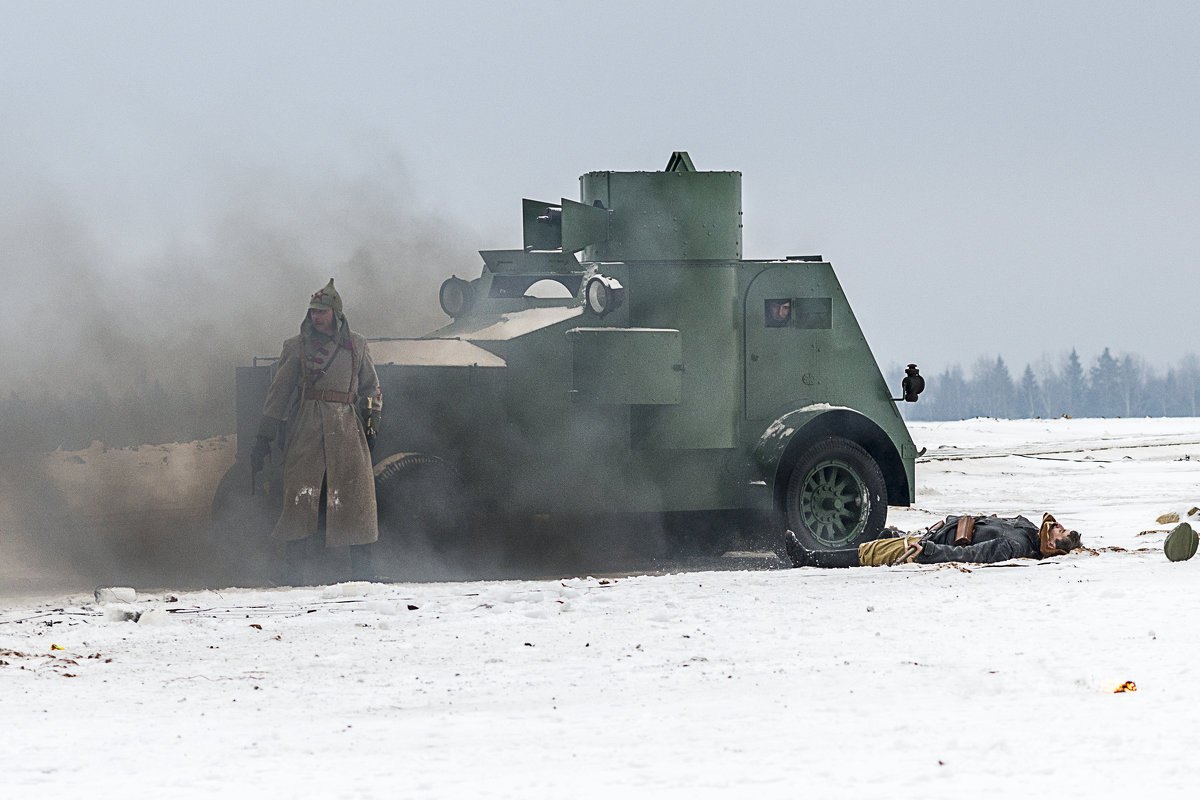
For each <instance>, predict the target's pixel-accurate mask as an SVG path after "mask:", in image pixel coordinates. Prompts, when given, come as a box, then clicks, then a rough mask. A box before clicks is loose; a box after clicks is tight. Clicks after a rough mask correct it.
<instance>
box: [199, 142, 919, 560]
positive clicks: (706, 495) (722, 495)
mask: <svg viewBox="0 0 1200 800" xmlns="http://www.w3.org/2000/svg"><path fill="white" fill-rule="evenodd" d="M522 211H523V218H524V246H523V247H522V248H521V249H516V250H488V251H482V252H481V253H480V255H481V256H482V257H483V268H482V271H481V273H480V274H479V276H478V277H475V278H473V279H470V280H468V279H465V278H459V277H450V278H448V279H447V280H446V281H445V282H444V283H443V284H442V286H441V291H440V300H441V306H442V309H443V310H444V311H445V313H446V314H447V315H448V316H449V317H450V318H451V319H452V321H451V322H450V323H449V324H447V325H446V326H444V327H442V328H440V329H438V330H436V331H434V332H432V333H429V334H427V335H425V336H422V337H420V338H377V339H371V341H370V347H371V354H372V356H373V358H374V360H375V364H376V369H377V371H378V373H379V378H380V382H381V384H382V387H383V395H384V402H385V413H384V420H383V425H382V429H381V431H380V434H379V440H378V443H377V445H376V447H375V450H374V458H375V461H376V466H375V474H376V490H377V497H378V501H379V513H380V531H381V533H380V536H381V542H390V543H391V544H393V545H395V546H396V547H397V549H398V550H400V551H402V550H403V543H404V541H405V537H409V536H411V535H413V530H412V529H413V528H415V527H423V528H425V530H423V531H421V533H422V534H424V535H426V536H435V537H441V538H443V539H445V540H446V543H447V544H448V545H451V546H452V545H453V540H454V539H455V538H456V537H472V538H474V539H476V540H477V539H478V538H479V537H480V536H482V537H485V538H486V537H490V536H493V535H494V536H497V537H499V536H507V537H517V538H519V537H520V536H522V535H523V531H528V530H530V529H531V528H536V523H537V522H538V521H544V520H547V519H565V520H571V521H572V522H571V523H570V524H569V525H568V526H566V529H567V530H578V529H583V528H586V526H587V524H588V522H589V521H590V520H597V521H599V520H611V519H612V518H614V516H622V517H623V516H624V515H632V516H629V517H627V519H628V520H629V522H628V525H627V526H626V528H627V529H629V530H633V531H636V530H638V529H639V523H638V522H637V520H638V519H639V516H638V515H653V516H654V518H656V519H659V520H665V521H666V523H667V524H666V525H664V526H661V527H660V528H659V530H671V531H674V532H675V534H674V535H675V536H676V539H675V540H676V541H677V542H678V543H679V544H681V545H684V546H687V545H691V546H694V547H696V548H698V549H701V550H704V549H707V550H709V551H719V550H720V549H721V548H722V547H724V546H726V545H727V544H728V543H729V542H728V536H729V533H730V532H731V531H733V530H735V529H738V528H741V529H743V530H744V529H746V528H747V527H748V525H749V526H750V527H753V524H750V523H747V522H746V521H747V520H758V521H759V522H758V523H757V524H758V528H759V532H760V533H761V532H762V531H763V529H764V528H765V529H766V531H767V536H768V537H774V538H775V539H781V533H782V529H783V527H784V526H786V527H789V528H791V529H792V530H794V531H796V533H797V534H798V535H799V536H800V538H801V540H802V541H804V542H805V544H806V545H808V546H810V547H815V548H834V547H845V546H848V545H852V544H854V543H856V542H860V541H864V540H867V539H871V538H874V537H875V536H876V535H877V534H878V533H879V532H880V530H881V529H882V527H883V525H884V521H885V518H886V514H887V506H888V505H897V506H907V505H909V504H910V503H911V502H912V500H913V499H914V478H913V461H914V458H915V457H916V455H917V452H916V449H915V447H914V445H913V441H912V438H911V437H910V436H909V433H908V430H907V428H906V427H905V424H904V420H903V419H902V417H901V415H900V413H899V410H898V408H897V402H899V401H901V400H904V399H907V400H910V401H911V400H915V399H916V394H917V392H919V386H918V385H917V384H918V383H919V382H920V378H919V376H918V374H917V370H916V369H915V368H914V367H912V366H911V365H910V369H909V375H910V377H912V378H915V380H913V381H912V383H911V384H910V383H909V382H908V381H906V386H905V395H906V396H905V397H903V398H892V397H891V394H890V392H889V391H888V387H887V385H886V384H885V381H884V379H883V376H882V375H881V374H880V371H879V367H878V366H877V364H876V362H875V359H874V357H873V356H872V354H871V351H870V348H869V347H868V346H867V342H866V340H865V339H864V337H863V334H862V331H861V329H860V328H859V325H858V322H857V320H856V319H855V317H854V313H853V312H852V311H851V309H850V305H849V303H848V302H847V300H846V297H845V295H844V294H843V292H842V287H841V285H840V284H839V282H838V279H837V277H836V275H835V274H834V271H833V267H832V266H830V264H829V263H828V262H826V261H825V260H824V259H822V258H821V257H820V256H799V257H788V258H784V259H779V260H765V261H748V260H743V259H742V235H741V234H742V209H741V174H740V173H738V172H699V171H696V169H695V168H694V167H693V166H692V162H691V159H690V158H689V157H688V155H687V154H686V153H683V152H677V153H675V154H673V155H672V156H671V159H670V161H669V163H668V165H667V168H666V170H665V171H662V172H589V173H587V174H586V175H583V176H582V177H581V178H580V200H579V202H575V201H571V200H566V199H563V200H562V201H561V202H560V203H545V202H535V201H532V200H525V201H523V209H522ZM259 361H261V360H259ZM256 363H258V361H256ZM271 374H272V366H271V365H270V364H269V363H264V364H262V365H258V366H254V367H242V368H239V369H238V434H239V436H238V441H239V443H240V447H241V448H242V450H243V452H242V454H241V455H240V457H239V465H238V466H235V468H234V469H235V470H237V469H239V468H240V469H243V470H244V466H241V462H244V461H245V460H246V458H247V455H246V453H247V452H248V448H249V444H250V443H251V442H252V441H253V438H254V430H255V427H256V425H257V423H258V419H259V415H260V414H261V412H262V402H263V397H264V395H265V392H266V388H267V386H268V384H269V382H270V379H271ZM281 461H282V459H281V458H278V459H277V462H281ZM241 474H242V475H243V476H244V475H245V472H242V473H241ZM230 483H231V481H226V482H225V483H224V485H223V487H222V489H221V490H219V491H218V495H219V496H218V500H220V499H221V498H220V495H221V493H222V492H225V493H228V492H229V491H230V488H229V484H230ZM266 483H268V484H269V483H270V482H269V480H268V481H266ZM246 487H247V483H241V484H240V486H239V488H241V489H242V491H244V492H248V488H246ZM259 494H260V496H263V495H265V496H267V497H269V496H270V494H269V492H263V491H261V490H260V492H259ZM276 502H278V500H276ZM643 519H645V517H643ZM646 527H647V529H649V528H650V527H652V526H646Z"/></svg>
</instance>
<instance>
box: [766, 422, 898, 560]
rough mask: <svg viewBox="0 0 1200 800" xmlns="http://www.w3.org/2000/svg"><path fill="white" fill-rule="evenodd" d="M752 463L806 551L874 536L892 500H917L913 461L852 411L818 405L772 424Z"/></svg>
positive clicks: (877, 428)
mask: <svg viewBox="0 0 1200 800" xmlns="http://www.w3.org/2000/svg"><path fill="white" fill-rule="evenodd" d="M904 455H907V454H904ZM754 458H755V461H756V462H757V463H758V465H759V467H760V468H761V469H762V474H763V478H764V480H765V481H766V483H767V487H768V489H769V491H770V494H771V496H772V497H773V498H774V505H775V508H776V510H777V511H778V512H779V514H780V517H781V518H782V519H783V521H784V522H785V524H786V525H787V527H788V528H789V529H791V530H793V531H794V532H795V533H796V535H797V536H798V537H799V538H800V539H801V541H802V542H803V543H804V544H805V545H806V546H808V547H812V548H821V549H825V548H838V547H850V546H853V545H855V544H857V543H859V542H862V541H865V540H867V539H871V538H874V537H875V536H876V535H877V534H878V532H879V531H880V530H881V529H882V528H883V525H884V522H885V520H886V519H887V507H888V505H889V503H890V504H893V505H909V503H910V502H911V501H912V495H913V480H912V467H911V464H912V459H911V457H910V458H908V459H905V458H902V454H901V453H900V452H899V451H898V450H897V449H896V445H895V444H894V443H893V440H892V438H891V437H889V436H888V435H887V434H886V433H885V432H884V430H883V429H882V428H881V427H880V426H879V425H877V424H876V423H875V422H874V421H872V420H871V419H870V418H869V417H867V416H866V415H864V414H862V413H860V412H858V411H856V410H854V409H852V408H846V407H844V406H833V405H829V404H827V403H815V404H813V405H809V406H805V407H804V408H799V409H796V410H794V411H791V412H789V413H787V414H784V415H783V416H782V417H779V418H778V419H776V420H775V421H774V422H772V423H771V424H770V425H769V426H767V429H766V430H765V431H764V432H763V434H762V436H761V437H760V438H759V440H758V443H757V444H756V445H755V447H754ZM906 462H907V463H906Z"/></svg>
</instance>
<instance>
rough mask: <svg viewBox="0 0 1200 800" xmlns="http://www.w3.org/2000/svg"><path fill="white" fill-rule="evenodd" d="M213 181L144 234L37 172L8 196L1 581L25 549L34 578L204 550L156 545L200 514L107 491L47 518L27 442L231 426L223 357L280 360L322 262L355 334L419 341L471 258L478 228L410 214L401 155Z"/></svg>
mask: <svg viewBox="0 0 1200 800" xmlns="http://www.w3.org/2000/svg"><path fill="white" fill-rule="evenodd" d="M218 184H219V185H218V188H216V189H215V190H214V191H213V197H214V198H215V199H213V200H212V201H211V205H210V208H209V210H208V211H207V212H206V213H205V214H203V215H202V218H200V219H188V220H179V221H178V224H177V225H171V226H167V227H166V228H164V230H162V231H161V233H160V235H159V236H158V237H154V236H152V237H150V238H151V241H150V242H149V244H147V242H146V241H145V238H146V237H145V236H143V237H142V240H141V241H140V242H138V244H137V245H136V246H130V244H129V243H130V242H131V241H133V240H135V239H136V238H137V237H135V236H133V235H130V234H129V232H126V231H112V230H106V229H105V228H104V227H103V226H102V225H101V224H100V223H98V222H97V221H96V220H95V219H93V218H89V216H88V215H87V214H86V213H84V212H83V211H82V210H80V209H78V208H75V207H74V206H73V205H72V202H71V198H70V196H69V194H68V193H67V192H65V191H63V190H61V189H59V188H57V187H55V186H54V185H53V184H51V183H50V182H48V181H46V182H41V183H40V184H36V185H33V186H29V185H28V184H27V185H26V186H25V187H24V189H25V190H24V191H22V192H20V193H19V194H18V193H14V194H12V195H10V196H9V197H8V198H7V199H6V200H4V201H2V204H0V274H3V275H4V276H5V277H4V279H3V282H2V283H0V298H3V301H4V302H3V303H0V305H2V306H3V307H4V309H5V311H4V312H3V313H0V337H3V341H4V342H5V345H4V349H3V352H4V355H5V359H4V361H5V364H6V370H5V372H6V377H5V382H4V385H3V387H2V389H0V471H2V474H0V486H2V487H4V489H3V491H4V496H3V497H0V508H8V509H9V510H10V513H9V516H8V520H9V521H8V522H6V523H4V525H5V527H4V528H3V529H0V556H3V557H4V558H5V559H6V561H7V563H8V564H9V565H10V568H9V569H8V570H7V572H4V571H0V583H3V581H4V576H5V574H7V575H9V576H10V577H11V575H12V574H14V570H13V569H12V568H11V564H12V562H13V560H14V559H17V558H20V559H21V560H22V563H23V564H25V565H27V566H28V569H29V575H36V574H42V573H43V571H45V572H55V571H57V572H58V573H59V574H60V575H68V576H74V577H77V578H79V579H81V580H87V579H94V580H97V581H105V580H110V579H121V576H127V577H126V579H128V580H132V579H135V578H136V579H138V580H144V581H151V582H153V581H155V580H170V579H173V576H174V575H176V574H177V573H178V572H180V569H181V567H182V565H183V562H187V561H189V560H191V559H193V558H195V557H196V556H197V555H198V554H197V553H195V552H192V550H193V549H194V548H193V547H192V545H187V546H180V547H174V546H170V545H167V546H164V545H163V542H164V541H167V542H171V541H178V542H184V541H198V540H196V539H195V537H192V538H191V539H188V538H187V537H186V536H185V537H183V538H178V537H177V536H176V534H177V533H178V529H179V528H180V526H183V527H185V528H186V527H188V526H189V525H192V524H193V523H192V522H190V521H188V520H180V519H147V518H145V516H144V515H139V513H140V511H141V506H140V501H139V498H138V496H137V494H136V492H135V491H133V490H132V488H130V487H124V486H121V485H116V486H113V487H112V491H111V492H110V493H109V495H108V497H107V499H106V500H105V503H104V507H103V508H97V509H95V514H94V516H93V517H92V518H91V519H90V520H89V521H87V522H86V524H85V526H84V528H79V527H77V523H78V520H76V521H74V522H68V521H67V520H66V519H65V518H64V517H62V516H61V515H60V514H58V513H56V510H61V509H62V508H63V507H64V503H63V498H61V497H58V496H56V491H57V490H56V489H55V488H54V487H53V486H52V485H51V484H50V482H49V480H48V479H47V478H46V476H44V475H42V474H41V473H40V466H39V464H40V462H39V461H38V458H37V454H38V453H46V452H49V451H51V450H54V449H55V448H57V447H63V448H64V449H67V450H73V449H80V448H85V447H87V446H88V445H89V444H90V443H91V442H92V441H93V440H99V441H101V442H104V443H105V444H106V445H110V446H129V445H144V444H146V443H159V442H176V441H180V442H187V441H192V440H195V439H201V438H205V437H211V436H217V435H221V434H231V433H232V432H233V431H234V427H235V425H234V422H235V421H234V367H235V366H237V365H245V364H249V363H250V360H251V358H252V357H253V356H275V355H278V353H279V349H280V345H281V344H282V342H283V340H284V339H285V338H287V337H289V336H291V335H293V334H294V333H295V332H296V331H297V330H298V327H299V324H300V321H301V319H302V317H303V315H304V313H305V308H306V306H307V300H308V296H309V295H310V294H311V293H313V292H314V291H316V290H317V289H319V288H321V287H322V286H323V285H324V284H325V282H326V281H327V280H328V279H329V277H330V276H333V277H335V278H336V281H337V286H338V289H339V291H340V292H341V293H342V296H343V298H344V300H345V303H346V312H347V316H348V317H349V319H350V322H351V325H352V326H353V327H354V328H355V330H358V331H359V332H361V333H363V334H365V335H368V336H381V335H382V336H398V335H417V334H420V333H424V332H426V331H429V330H432V329H433V328H435V327H437V326H439V325H441V324H443V323H444V322H445V321H446V318H445V317H444V315H443V314H442V312H441V310H440V308H439V306H438V301H437V287H438V285H439V283H440V282H441V280H443V279H444V278H445V277H447V276H449V275H450V274H451V273H455V272H456V273H458V274H459V275H467V274H471V275H472V277H473V275H474V274H475V271H476V270H478V269H480V266H481V264H480V259H479V256H478V254H477V252H476V250H477V249H478V248H479V247H480V246H481V243H480V242H478V241H476V236H475V235H474V234H472V233H471V232H470V230H469V229H468V228H467V226H465V225H464V224H462V223H461V222H458V221H455V220H454V219H450V218H447V217H446V216H445V215H435V214H430V213H427V212H425V211H422V210H420V206H419V204H418V202H417V200H416V199H415V198H414V194H413V191H412V188H411V186H410V184H409V181H408V180H407V177H406V175H405V173H404V170H403V167H402V165H400V164H399V163H398V162H392V163H390V164H388V165H385V166H384V167H382V168H380V169H379V170H378V171H377V172H376V173H374V174H365V175H359V176H356V177H352V178H343V177H336V176H320V175H313V174H306V175H303V176H297V175H295V174H285V173H282V172H272V171H262V172H259V173H257V174H253V175H241V176H237V177H232V178H226V179H224V180H223V181H219V182H218ZM187 488H188V487H180V491H181V492H183V491H186V490H187ZM14 517H15V520H16V521H15V523H14V522H13V521H12V520H13V519H14ZM72 526H76V527H74V528H73V529H71V528H72ZM185 533H186V531H185ZM166 534H170V535H166ZM131 564H137V565H138V566H139V569H136V570H132V571H131V570H130V569H129V566H130V565H131ZM26 577H28V576H26ZM30 579H31V580H35V579H36V578H30ZM26 582H27V581H26V580H23V581H22V583H23V584H24V583H26ZM0 588H3V587H0Z"/></svg>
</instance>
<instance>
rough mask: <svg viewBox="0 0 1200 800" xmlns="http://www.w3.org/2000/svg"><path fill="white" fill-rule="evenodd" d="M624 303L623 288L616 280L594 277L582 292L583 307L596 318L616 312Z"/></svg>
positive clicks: (599, 276) (605, 276)
mask: <svg viewBox="0 0 1200 800" xmlns="http://www.w3.org/2000/svg"><path fill="white" fill-rule="evenodd" d="M623 302H625V287H624V286H622V285H621V282H620V281H619V280H617V279H616V278H610V277H608V276H607V275H595V276H593V277H591V278H589V279H588V282H587V286H586V287H584V290H583V305H584V307H586V308H587V310H588V311H590V312H592V313H593V314H595V315H596V316H599V317H603V316H604V315H605V314H608V313H610V312H612V311H616V310H617V309H618V308H620V307H621V304H622V303H623Z"/></svg>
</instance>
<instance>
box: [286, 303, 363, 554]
mask: <svg viewBox="0 0 1200 800" xmlns="http://www.w3.org/2000/svg"><path fill="white" fill-rule="evenodd" d="M342 325H343V326H345V318H344V317H343V318H342ZM302 331H303V333H302V334H301V335H300V336H294V337H292V338H291V339H288V340H287V341H286V342H284V343H283V353H282V354H281V355H280V357H279V367H278V370H277V371H276V373H275V378H274V380H273V381H272V383H271V387H270V389H269V390H268V391H267V400H266V403H265V404H264V407H263V415H264V417H269V418H272V419H274V420H282V419H284V418H285V417H287V413H288V406H289V404H290V402H291V399H292V398H293V397H298V396H299V394H298V393H299V392H300V390H301V389H302V387H303V383H304V377H305V372H306V370H305V369H303V368H302V366H301V364H302V361H301V359H302V358H304V357H305V356H308V357H309V358H311V357H312V355H313V347H314V345H316V346H321V345H322V344H323V349H324V350H326V351H330V350H332V351H333V353H332V355H331V356H330V357H329V361H328V368H327V369H326V370H325V372H324V373H323V374H321V375H319V377H316V378H310V380H311V384H310V385H311V388H312V389H313V390H329V391H333V392H344V393H349V394H353V395H354V396H355V397H356V399H357V400H358V402H356V403H354V404H351V403H340V402H330V401H326V400H315V399H305V400H303V401H302V402H300V403H299V404H298V405H297V407H296V410H295V412H294V413H293V414H292V417H291V419H290V421H289V425H288V427H287V443H286V448H287V449H286V452H285V454H284V461H283V511H282V513H281V514H280V515H279V521H278V522H277V523H276V525H275V529H274V530H273V531H272V532H271V536H273V537H274V538H276V539H280V540H284V541H286V540H291V539H304V538H307V537H308V536H311V535H313V534H314V533H316V532H317V515H318V508H319V503H320V497H321V483H322V480H324V481H325V484H326V516H325V544H326V546H327V547H341V546H345V545H357V544H368V543H370V542H374V541H376V540H377V539H378V538H379V522H378V518H377V516H376V507H375V475H374V470H373V469H372V466H371V452H370V450H369V449H368V448H367V440H366V436H365V435H364V434H363V428H362V423H361V422H360V420H359V414H358V407H359V406H360V405H361V403H362V400H363V398H368V397H371V398H380V396H381V395H380V390H379V377H378V376H377V375H376V373H375V365H374V363H373V362H372V361H371V354H370V352H369V351H368V349H367V340H366V338H365V337H363V336H360V335H358V334H357V333H353V332H351V331H350V330H349V327H348V326H345V327H343V328H342V329H341V330H340V331H339V332H338V333H337V334H336V339H334V340H329V339H328V338H325V339H324V342H323V343H322V342H321V341H320V338H314V336H313V335H312V331H311V327H310V325H309V324H308V323H307V322H306V323H305V325H304V327H303V328H302ZM306 334H308V335H306ZM302 351H303V354H302ZM355 366H357V372H355V371H354V367H355ZM309 374H310V375H311V374H312V373H311V372H310V373H309Z"/></svg>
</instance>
